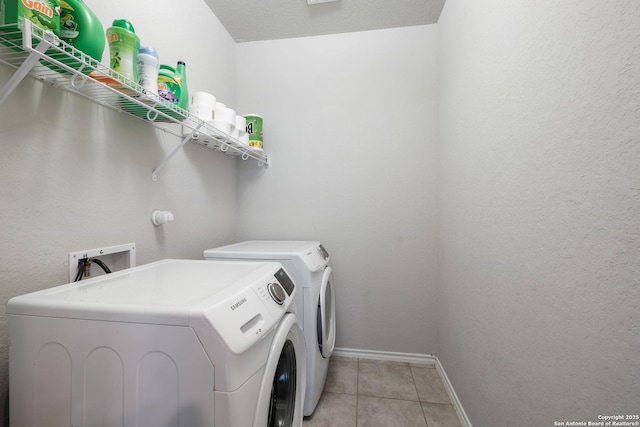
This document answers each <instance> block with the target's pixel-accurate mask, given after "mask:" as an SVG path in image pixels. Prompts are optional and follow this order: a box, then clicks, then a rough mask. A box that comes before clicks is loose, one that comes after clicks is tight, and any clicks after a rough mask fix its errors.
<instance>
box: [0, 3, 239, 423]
mask: <svg viewBox="0 0 640 427" xmlns="http://www.w3.org/2000/svg"><path fill="white" fill-rule="evenodd" d="M143 3H144V2H133V3H132V2H129V1H125V0H117V1H111V2H108V3H104V4H103V3H100V2H98V1H97V0H87V1H86V4H87V5H88V6H89V7H91V8H92V9H93V10H94V11H95V12H96V13H97V14H98V16H100V18H101V20H102V22H103V24H104V26H105V28H106V27H108V26H109V25H110V23H111V22H112V21H113V19H114V18H120V17H126V18H128V19H130V20H131V21H132V22H133V23H134V26H135V27H136V31H137V33H138V34H139V36H140V37H141V38H142V42H143V43H144V44H152V45H154V46H155V47H156V48H157V49H158V50H159V52H160V58H161V61H162V62H166V63H175V62H176V61H177V60H179V59H183V60H185V61H186V62H187V67H188V70H187V75H188V81H189V85H190V89H191V90H192V91H193V90H198V89H200V90H208V91H211V92H213V93H216V94H221V97H222V98H223V99H225V100H226V101H227V102H228V103H230V104H233V102H234V100H235V80H234V79H235V45H234V43H233V41H232V40H231V38H230V37H229V35H228V34H227V33H226V32H225V30H224V28H222V27H221V25H220V24H219V23H218V22H217V20H216V19H215V17H214V16H213V14H212V13H211V12H210V10H209V9H208V8H207V6H206V5H205V4H204V2H202V0H188V1H187V2H186V3H183V4H182V6H180V7H178V8H177V7H175V4H174V3H169V2H166V1H162V2H156V3H154V8H149V7H143V6H144V5H143ZM169 11H170V19H169V20H167V17H166V14H167V12H169ZM160 24H163V25H169V24H171V28H172V31H167V29H166V27H165V26H163V25H160ZM178 33H179V34H181V36H180V37H179V38H176V34H178ZM202 40H207V41H208V42H207V43H201V41H202ZM186 42H188V43H191V44H186V45H185V44H184V43H186ZM195 46H197V49H196V47H195ZM10 75H11V70H10V69H9V68H8V67H5V66H0V85H4V83H5V82H6V81H7V80H8V79H9V77H10ZM178 143H179V140H178V138H176V137H174V136H171V135H169V134H165V133H163V132H156V131H155V130H153V129H152V128H151V127H150V126H148V125H147V124H146V123H143V122H141V121H138V120H135V119H132V118H129V117H125V116H123V115H121V114H118V113H116V112H112V111H110V110H106V109H104V108H102V107H99V106H97V105H94V104H91V103H90V102H88V101H86V100H84V99H82V98H80V97H77V96H75V95H71V94H68V93H63V92H62V91H60V90H58V89H56V88H53V87H51V86H49V85H43V84H42V83H40V82H38V81H35V80H32V79H26V80H25V81H23V82H22V83H21V84H20V85H19V86H18V88H17V89H16V90H15V92H14V93H13V94H12V95H11V96H10V97H9V98H8V99H7V100H6V101H5V102H4V103H3V104H2V105H0V146H1V147H2V154H1V155H0V182H1V184H0V219H1V220H2V224H1V225H0V242H1V243H0V396H1V398H2V401H1V402H0V411H1V412H4V404H5V398H6V391H7V383H8V367H7V356H8V350H7V346H8V342H7V330H6V328H7V321H6V320H7V319H6V316H5V315H4V310H5V304H6V301H7V300H8V299H9V298H11V297H12V296H15V295H18V294H22V293H26V292H29V291H33V290H36V289H41V288H46V287H51V286H54V285H59V284H63V283H66V282H67V281H68V271H67V270H68V269H67V258H68V253H69V252H71V251H76V250H82V249H91V248H96V247H101V246H110V245H117V244H122V243H129V242H135V243H136V244H137V261H138V264H143V263H147V262H151V261H155V260H158V259H162V258H170V257H175V258H200V257H201V256H202V250H203V249H204V248H206V247H211V246H214V245H216V244H224V243H229V242H230V241H232V240H233V239H234V227H233V225H234V224H235V222H234V221H235V195H236V185H235V174H236V165H235V160H233V159H231V158H228V157H226V156H222V155H220V154H217V153H214V152H213V151H210V150H208V149H205V148H203V147H200V146H198V145H195V144H188V145H187V146H186V147H185V149H184V150H183V151H181V152H180V153H179V154H178V155H176V157H175V158H174V159H173V160H172V161H171V162H169V163H168V164H167V166H166V167H165V168H164V169H163V170H162V171H161V172H160V174H159V180H158V181H157V182H153V181H152V180H151V172H152V170H153V168H154V167H155V166H156V165H157V164H158V163H159V162H160V161H161V160H162V159H163V158H164V156H166V155H167V154H168V153H169V152H170V151H171V150H172V149H173V148H174V147H175V146H176V145H177V144H178ZM154 208H162V209H169V210H171V211H173V212H174V214H175V221H174V222H172V223H170V224H169V225H167V226H165V227H162V228H155V227H153V226H152V224H151V222H150V220H149V215H150V213H151V211H152V210H153V209H154ZM2 418H3V417H2V416H1V415H0V419H2Z"/></svg>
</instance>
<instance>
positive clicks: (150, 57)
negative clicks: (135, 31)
mask: <svg viewBox="0 0 640 427" xmlns="http://www.w3.org/2000/svg"><path fill="white" fill-rule="evenodd" d="M159 68H160V61H158V52H156V50H155V49H154V48H152V47H151V46H144V47H141V48H140V50H139V51H138V84H139V85H140V86H142V88H143V93H144V94H145V95H150V96H152V97H156V98H157V97H158V70H159Z"/></svg>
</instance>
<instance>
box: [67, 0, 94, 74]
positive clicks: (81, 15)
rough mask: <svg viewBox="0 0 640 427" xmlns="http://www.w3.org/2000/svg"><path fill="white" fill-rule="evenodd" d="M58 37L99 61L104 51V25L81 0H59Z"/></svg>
mask: <svg viewBox="0 0 640 427" xmlns="http://www.w3.org/2000/svg"><path fill="white" fill-rule="evenodd" d="M60 7H61V12H60V38H61V39H62V41H63V42H65V43H68V44H70V45H71V46H73V47H75V48H76V49H78V50H80V51H82V52H83V53H85V54H86V55H89V56H90V57H92V58H93V59H95V60H96V61H98V62H100V60H101V59H102V53H103V52H104V45H105V36H104V27H103V26H102V23H101V22H100V20H99V19H98V17H97V16H96V14H95V13H93V11H92V10H91V9H89V8H88V7H87V6H86V5H85V4H84V2H83V1H82V0H60Z"/></svg>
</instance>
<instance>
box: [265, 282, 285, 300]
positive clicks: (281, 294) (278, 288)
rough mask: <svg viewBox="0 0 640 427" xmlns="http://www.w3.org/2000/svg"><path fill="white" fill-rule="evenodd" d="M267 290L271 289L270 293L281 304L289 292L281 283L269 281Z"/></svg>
mask: <svg viewBox="0 0 640 427" xmlns="http://www.w3.org/2000/svg"><path fill="white" fill-rule="evenodd" d="M267 290H268V291H269V295H270V296H271V298H272V299H273V300H274V301H275V302H276V303H278V304H279V305H282V304H284V301H285V300H286V299H287V293H286V292H285V291H284V288H283V287H282V285H281V284H280V283H278V282H273V283H269V284H268V285H267Z"/></svg>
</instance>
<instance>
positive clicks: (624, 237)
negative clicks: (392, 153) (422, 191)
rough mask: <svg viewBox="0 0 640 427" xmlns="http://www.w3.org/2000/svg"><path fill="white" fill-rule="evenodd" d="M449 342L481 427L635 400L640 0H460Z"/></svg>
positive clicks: (446, 360) (446, 132)
mask: <svg viewBox="0 0 640 427" xmlns="http://www.w3.org/2000/svg"><path fill="white" fill-rule="evenodd" d="M438 32H439V47H438V49H439V58H438V59H439V97H440V105H439V117H440V119H439V120H440V121H439V124H440V126H439V131H440V141H439V147H440V165H439V171H440V178H439V181H440V186H439V190H438V194H439V196H440V221H439V226H440V236H441V247H440V278H439V295H438V308H439V311H438V337H439V343H438V352H439V358H440V360H441V361H442V363H443V365H444V368H445V369H446V371H447V373H448V375H449V377H450V379H451V380H452V383H453V386H454V388H455V390H456V392H457V393H458V395H459V397H460V398H461V400H462V403H463V406H464V408H465V409H466V411H467V413H468V415H469V417H470V419H471V421H472V423H473V425H474V426H476V427H484V426H492V427H500V426H505V427H506V426H513V425H516V424H517V425H526V426H534V425H535V426H550V425H553V422H554V421H563V422H564V421H585V422H586V421H597V416H598V415H615V414H637V413H638V410H639V409H640V407H639V406H638V402H640V336H639V331H640V315H639V311H638V306H639V304H640V279H639V277H640V276H639V272H640V243H639V241H640V240H639V237H640V235H639V234H638V233H639V232H638V230H640V167H639V165H640V101H639V100H640V73H639V70H640V47H639V46H640V45H639V43H638V40H640V3H639V2H637V1H628V0H627V1H625V0H597V1H596V0H584V1H579V2H576V1H574V2H558V1H549V0H544V1H537V2H532V1H529V2H513V1H508V0H491V1H485V2H476V1H471V0H449V1H447V4H446V6H445V8H444V11H443V14H442V16H441V18H440V21H439V23H438Z"/></svg>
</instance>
